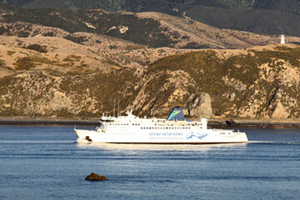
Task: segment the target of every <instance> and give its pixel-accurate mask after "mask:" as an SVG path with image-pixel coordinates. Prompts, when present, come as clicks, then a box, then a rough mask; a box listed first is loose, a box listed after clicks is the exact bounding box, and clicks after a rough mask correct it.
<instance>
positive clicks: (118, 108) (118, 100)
mask: <svg viewBox="0 0 300 200" xmlns="http://www.w3.org/2000/svg"><path fill="white" fill-rule="evenodd" d="M119 115H120V100H118V117H119Z"/></svg>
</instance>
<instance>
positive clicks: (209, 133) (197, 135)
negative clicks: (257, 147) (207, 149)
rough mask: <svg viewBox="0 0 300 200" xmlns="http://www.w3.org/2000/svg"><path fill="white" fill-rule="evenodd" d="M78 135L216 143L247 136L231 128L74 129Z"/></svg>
mask: <svg viewBox="0 0 300 200" xmlns="http://www.w3.org/2000/svg"><path fill="white" fill-rule="evenodd" d="M75 132H76V134H77V135H78V140H77V142H105V143H122V144H125V143H130V144H217V143H243V142H248V138H247V136H246V134H245V133H243V132H233V131H231V130H218V129H206V130H181V131H173V130H172V132H171V131H170V132H158V131H155V130H153V131H145V130H143V131H139V132H137V131H133V130H131V132H128V131H124V130H123V132H119V133H117V132H113V133H102V132H98V131H95V130H80V129H76V130H75Z"/></svg>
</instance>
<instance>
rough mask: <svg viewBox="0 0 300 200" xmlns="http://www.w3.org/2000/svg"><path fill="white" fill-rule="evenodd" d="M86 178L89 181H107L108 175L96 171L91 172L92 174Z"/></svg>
mask: <svg viewBox="0 0 300 200" xmlns="http://www.w3.org/2000/svg"><path fill="white" fill-rule="evenodd" d="M85 180H87V181H106V180H107V179H106V177H105V176H101V175H99V174H96V173H91V174H90V175H88V176H87V177H86V178H85Z"/></svg>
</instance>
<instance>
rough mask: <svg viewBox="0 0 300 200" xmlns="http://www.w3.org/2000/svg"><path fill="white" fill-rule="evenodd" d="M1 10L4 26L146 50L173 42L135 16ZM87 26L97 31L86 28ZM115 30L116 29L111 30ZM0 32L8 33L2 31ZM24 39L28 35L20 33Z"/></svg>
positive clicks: (153, 23)
mask: <svg viewBox="0 0 300 200" xmlns="http://www.w3.org/2000/svg"><path fill="white" fill-rule="evenodd" d="M0 10H4V11H5V12H8V13H10V14H7V15H5V16H4V19H5V20H4V21H5V22H18V21H22V22H28V23H33V24H41V25H44V26H52V27H58V28H61V29H63V30H66V31H68V32H71V33H73V32H91V33H100V34H104V35H109V36H113V37H117V38H121V39H125V40H129V41H133V42H135V43H138V44H142V45H147V46H149V47H162V46H172V44H173V43H175V42H174V41H172V40H171V39H170V38H169V37H168V36H166V35H165V34H163V33H162V31H161V30H160V23H159V22H158V21H155V20H153V19H141V18H138V17H136V16H135V15H134V14H121V13H107V12H104V11H100V10H66V9H61V8H41V9H21V8H17V7H12V6H7V5H5V6H4V5H0ZM86 22H88V23H90V24H92V25H93V26H94V27H95V28H96V29H93V28H89V27H87V25H86V24H85V23H86ZM124 26H125V27H128V28H129V29H128V31H126V32H125V33H121V32H120V30H119V28H120V27H124ZM112 27H116V28H115V29H111V28H112ZM0 32H3V33H5V32H6V33H7V32H9V30H6V29H4V28H2V29H0ZM20 34H21V35H22V36H23V37H27V36H29V32H26V31H21V32H20ZM66 39H69V40H72V41H73V42H76V43H82V42H84V41H85V38H83V37H75V36H73V35H68V36H66Z"/></svg>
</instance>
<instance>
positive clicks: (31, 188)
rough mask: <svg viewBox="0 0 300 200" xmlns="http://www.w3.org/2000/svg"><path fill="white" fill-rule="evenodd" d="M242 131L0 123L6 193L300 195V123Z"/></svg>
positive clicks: (241, 199) (229, 199)
mask: <svg viewBox="0 0 300 200" xmlns="http://www.w3.org/2000/svg"><path fill="white" fill-rule="evenodd" d="M242 131H246V132H247V135H248V138H249V140H250V143H248V144H231V145H230V144H227V145H184V146H181V145H175V146H172V145H171V146H170V145H169V146H168V145H110V144H102V145H88V144H86V145H80V144H77V143H76V142H75V141H76V138H77V137H76V135H75V133H74V131H73V127H68V126H57V127H52V126H0V199H1V200H2V199H3V200H6V199H12V200H19V199H22V200H26V199H28V200H29V199H30V200H32V199H38V200H40V199H107V200H110V199H139V200H140V199H155V200H158V199H162V200H169V199H170V200H171V199H172V200H174V199H211V200H218V199H221V200H235V199H236V200H248V199H249V200H256V199H257V200H258V199H259V200H260V199H262V200H268V199H270V200H274V199H284V200H288V199H295V200H299V199H300V130H299V129H298V130H297V129H255V128H254V129H244V130H242ZM91 172H95V173H98V174H101V175H104V176H106V177H107V179H108V180H107V181H105V182H89V181H85V180H84V179H85V177H86V176H87V175H89V174H90V173H91Z"/></svg>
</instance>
